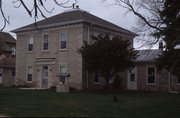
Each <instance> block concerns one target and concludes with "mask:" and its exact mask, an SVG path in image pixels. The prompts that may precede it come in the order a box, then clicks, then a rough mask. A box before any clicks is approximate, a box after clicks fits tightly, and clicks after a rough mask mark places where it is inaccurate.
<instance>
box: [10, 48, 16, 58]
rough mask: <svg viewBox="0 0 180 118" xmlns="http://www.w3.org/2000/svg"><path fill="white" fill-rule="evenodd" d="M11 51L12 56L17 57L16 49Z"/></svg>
mask: <svg viewBox="0 0 180 118" xmlns="http://www.w3.org/2000/svg"><path fill="white" fill-rule="evenodd" d="M11 50H12V55H14V56H15V55H16V48H11Z"/></svg>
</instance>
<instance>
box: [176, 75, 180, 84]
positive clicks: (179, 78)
mask: <svg viewBox="0 0 180 118" xmlns="http://www.w3.org/2000/svg"><path fill="white" fill-rule="evenodd" d="M176 82H177V85H180V74H179V75H178V76H177V81H176Z"/></svg>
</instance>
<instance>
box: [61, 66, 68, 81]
mask: <svg viewBox="0 0 180 118" xmlns="http://www.w3.org/2000/svg"><path fill="white" fill-rule="evenodd" d="M59 71H60V73H61V74H62V75H61V76H60V80H59V82H62V83H65V81H66V76H65V73H67V66H60V67H59Z"/></svg>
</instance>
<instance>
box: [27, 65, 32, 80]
mask: <svg viewBox="0 0 180 118" xmlns="http://www.w3.org/2000/svg"><path fill="white" fill-rule="evenodd" d="M29 67H31V68H32V81H33V67H32V66H28V67H27V70H26V83H32V81H28V68H29Z"/></svg>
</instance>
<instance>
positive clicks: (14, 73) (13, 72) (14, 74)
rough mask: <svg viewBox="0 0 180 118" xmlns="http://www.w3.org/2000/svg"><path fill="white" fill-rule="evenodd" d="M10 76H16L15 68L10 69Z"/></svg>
mask: <svg viewBox="0 0 180 118" xmlns="http://www.w3.org/2000/svg"><path fill="white" fill-rule="evenodd" d="M12 76H13V77H15V76H16V70H15V68H13V69H12Z"/></svg>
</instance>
